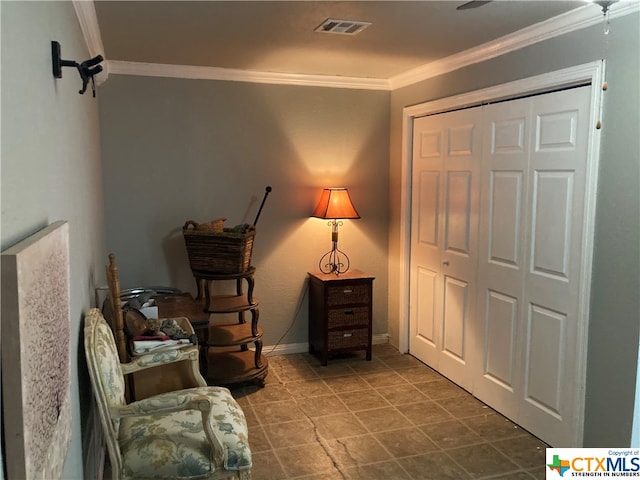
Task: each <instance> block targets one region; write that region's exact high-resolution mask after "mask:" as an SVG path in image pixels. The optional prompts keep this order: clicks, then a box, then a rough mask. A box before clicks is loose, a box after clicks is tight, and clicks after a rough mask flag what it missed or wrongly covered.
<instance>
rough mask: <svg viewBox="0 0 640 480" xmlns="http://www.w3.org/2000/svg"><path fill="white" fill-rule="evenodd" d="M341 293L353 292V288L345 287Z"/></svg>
mask: <svg viewBox="0 0 640 480" xmlns="http://www.w3.org/2000/svg"><path fill="white" fill-rule="evenodd" d="M342 293H353V288H345V289H344V290H343V291H342Z"/></svg>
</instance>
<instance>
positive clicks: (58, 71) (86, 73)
mask: <svg viewBox="0 0 640 480" xmlns="http://www.w3.org/2000/svg"><path fill="white" fill-rule="evenodd" d="M103 60H104V58H102V55H96V56H95V57H93V58H90V59H89V60H85V61H84V62H82V63H78V62H76V61H74V60H63V59H62V58H61V56H60V44H59V43H58V42H56V41H55V40H53V41H52V42H51V61H52V63H53V76H54V77H55V78H62V67H76V68H77V69H78V73H79V74H80V78H81V79H82V89H81V90H79V91H78V93H79V94H80V95H82V94H83V93H84V92H86V91H87V84H88V83H89V80H91V91H92V92H93V96H94V97H95V96H96V85H95V82H94V79H93V77H94V76H95V75H97V74H98V73H100V72H101V71H102V65H99V63H100V62H102V61H103Z"/></svg>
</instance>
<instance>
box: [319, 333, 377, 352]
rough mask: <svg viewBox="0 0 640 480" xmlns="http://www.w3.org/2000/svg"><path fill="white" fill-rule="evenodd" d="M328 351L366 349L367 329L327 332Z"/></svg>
mask: <svg viewBox="0 0 640 480" xmlns="http://www.w3.org/2000/svg"><path fill="white" fill-rule="evenodd" d="M328 343H329V350H340V349H342V348H353V347H366V346H368V345H369V329H368V328H358V329H352V330H338V331H333V332H328Z"/></svg>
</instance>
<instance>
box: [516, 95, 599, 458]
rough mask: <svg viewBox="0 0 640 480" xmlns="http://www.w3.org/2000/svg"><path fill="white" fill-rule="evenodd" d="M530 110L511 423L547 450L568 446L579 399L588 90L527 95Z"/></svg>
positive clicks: (575, 426) (583, 320) (574, 423)
mask: <svg viewBox="0 0 640 480" xmlns="http://www.w3.org/2000/svg"><path fill="white" fill-rule="evenodd" d="M531 105H532V106H531V109H532V119H534V122H533V125H534V126H535V130H534V131H533V132H532V139H533V140H532V141H533V142H534V147H533V148H532V149H531V157H530V162H529V172H528V177H529V180H528V181H529V188H530V191H531V195H530V200H529V204H530V207H529V208H530V210H531V216H530V220H529V221H530V237H529V239H528V241H527V246H528V248H529V251H528V252H527V266H526V269H525V272H526V276H525V284H526V289H525V292H524V298H523V300H524V304H525V305H526V309H527V312H528V314H527V318H528V323H529V324H528V328H527V329H526V335H527V337H526V339H525V341H524V343H523V344H524V346H525V362H526V363H525V372H526V391H525V395H524V397H525V401H524V402H523V404H522V407H521V410H520V413H519V417H518V421H519V422H520V423H521V425H523V426H524V427H525V428H528V429H529V430H530V431H531V432H532V433H534V434H535V435H538V436H540V437H541V438H543V439H545V441H547V442H549V443H550V444H552V445H554V446H558V447H561V446H571V445H572V443H573V442H574V439H575V438H576V436H577V434H578V433H577V429H578V428H579V422H578V421H577V419H576V415H575V413H574V412H575V411H576V403H577V402H580V401H584V399H583V397H582V391H581V389H580V387H578V386H577V385H576V383H575V381H574V379H575V378H576V375H577V372H578V370H577V359H578V358H579V357H580V356H581V353H580V350H579V349H580V348H582V346H579V345H578V343H577V339H578V338H579V332H580V330H581V329H586V327H584V325H583V324H584V322H586V316H585V315H581V314H580V312H579V306H580V303H581V302H580V299H581V297H580V295H581V292H582V288H581V282H582V281H583V280H582V272H581V265H582V255H583V233H582V232H583V229H584V218H585V217H584V215H585V195H586V191H585V185H586V172H587V160H588V147H589V145H588V141H589V130H590V128H591V127H590V125H589V114H590V108H589V107H590V88H589V87H581V88H574V89H571V90H566V91H562V92H554V93H549V94H546V95H540V96H536V97H532V98H531ZM581 324H582V325H581ZM545 379H546V380H545Z"/></svg>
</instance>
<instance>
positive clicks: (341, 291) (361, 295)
mask: <svg viewBox="0 0 640 480" xmlns="http://www.w3.org/2000/svg"><path fill="white" fill-rule="evenodd" d="M370 300H371V286H370V285H367V284H355V285H348V284H347V285H338V286H331V287H328V288H327V306H330V307H331V306H334V305H349V304H354V303H369V301H370Z"/></svg>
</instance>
